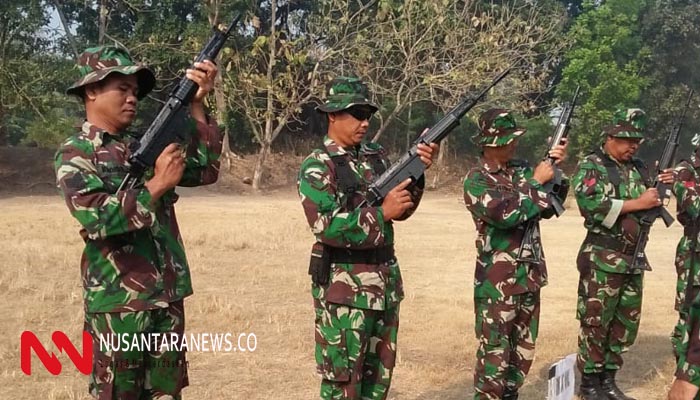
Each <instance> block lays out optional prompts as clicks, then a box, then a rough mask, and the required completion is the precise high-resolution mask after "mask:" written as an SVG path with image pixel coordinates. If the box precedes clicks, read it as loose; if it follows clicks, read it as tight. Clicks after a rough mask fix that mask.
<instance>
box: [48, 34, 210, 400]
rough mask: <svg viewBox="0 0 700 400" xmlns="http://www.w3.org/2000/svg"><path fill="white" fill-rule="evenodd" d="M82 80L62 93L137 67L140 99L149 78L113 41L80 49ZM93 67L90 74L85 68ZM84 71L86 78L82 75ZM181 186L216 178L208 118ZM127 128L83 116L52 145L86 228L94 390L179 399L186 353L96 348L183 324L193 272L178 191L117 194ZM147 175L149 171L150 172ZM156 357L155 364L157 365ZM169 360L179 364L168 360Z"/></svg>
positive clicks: (61, 183) (68, 197) (62, 185)
mask: <svg viewBox="0 0 700 400" xmlns="http://www.w3.org/2000/svg"><path fill="white" fill-rule="evenodd" d="M79 69H80V73H81V75H83V78H81V79H80V80H79V81H78V82H77V83H76V84H75V85H73V86H72V87H71V88H70V89H69V90H68V92H69V93H71V94H76V95H80V94H81V93H82V85H86V84H88V83H93V82H97V81H99V80H101V79H103V78H104V77H106V76H107V75H108V74H109V73H122V74H132V73H136V74H139V81H141V80H148V79H152V80H153V81H152V82H150V83H145V84H144V85H145V86H141V85H139V96H145V95H146V94H147V93H148V90H150V88H152V87H153V84H154V83H155V78H154V77H153V74H152V73H151V72H150V71H149V70H148V69H147V68H145V67H142V66H138V65H134V63H133V61H132V60H131V58H130V57H129V55H128V54H127V53H126V52H125V51H124V50H122V49H119V48H115V47H98V48H91V49H88V50H86V52H85V53H83V55H82V56H81V58H80V61H79ZM90 71H92V72H90ZM88 78H89V79H88ZM192 133H193V135H192V140H191V142H190V143H189V145H188V147H187V149H186V152H187V158H186V160H185V172H184V174H183V176H182V180H181V181H180V183H179V185H180V186H199V185H205V184H210V183H213V182H215V181H216V179H217V177H218V168H219V163H218V158H219V155H220V153H221V145H222V135H221V134H220V132H219V129H218V127H217V125H216V123H215V121H214V120H213V119H210V120H209V123H208V124H203V123H200V122H197V124H196V127H194V126H193V132H192ZM136 141H137V139H136V138H134V137H132V136H129V135H128V134H126V133H123V132H122V133H118V134H110V133H108V132H106V131H104V130H102V129H100V128H99V127H97V126H95V125H93V124H91V123H89V122H87V121H85V122H84V123H83V124H82V126H81V127H80V129H79V130H78V131H77V132H76V133H75V134H74V135H72V136H71V137H69V138H68V139H67V140H66V141H65V142H64V143H63V144H62V145H61V146H60V148H59V149H58V152H57V153H56V157H55V169H56V179H57V185H58V188H59V190H60V192H61V194H62V195H63V197H64V199H65V201H66V204H67V206H68V209H69V210H70V212H71V214H72V215H73V217H75V219H77V220H78V222H79V223H80V225H81V226H82V228H81V230H80V236H81V237H82V239H83V241H84V242H85V249H84V250H83V255H82V259H81V275H82V280H83V288H84V291H83V298H84V304H85V330H86V331H88V332H90V333H91V335H92V337H93V352H94V355H93V362H94V365H93V373H92V376H91V379H90V393H91V394H92V395H93V396H95V397H99V398H100V399H111V398H119V399H144V398H159V399H171V398H179V393H180V390H181V389H182V388H183V387H185V386H187V384H188V380H187V368H186V364H185V354H184V352H177V351H165V352H158V351H154V352H136V353H133V352H132V353H126V352H112V351H107V350H108V349H101V348H100V346H99V337H98V335H100V334H102V335H105V334H110V333H115V334H116V333H123V334H139V333H164V332H174V333H176V334H182V332H183V331H184V308H183V299H184V298H185V297H187V296H189V295H191V294H192V283H191V279H190V271H189V267H188V264H187V259H186V256H185V250H184V246H183V243H182V237H181V236H180V231H179V228H178V225H177V219H176V217H175V209H174V205H175V202H176V201H177V199H178V195H177V194H176V193H175V191H174V190H171V191H169V192H168V193H166V194H165V195H163V196H162V197H161V198H160V199H159V200H158V201H157V202H156V203H155V204H152V198H151V194H150V193H149V191H148V190H147V189H146V188H145V187H144V186H143V185H142V184H141V185H137V186H136V187H135V188H134V189H128V190H123V191H119V192H117V188H118V187H119V185H120V183H121V182H122V180H123V179H124V178H125V177H126V174H127V172H128V170H129V162H128V158H129V155H130V154H131V150H130V149H131V148H132V147H131V146H130V145H131V144H132V143H134V142H136ZM147 175H152V171H148V173H147ZM154 360H160V361H161V363H160V366H155V367H154V366H153V365H154V362H153V361H154ZM162 361H172V364H177V366H175V367H172V366H170V367H164V366H162V364H163V363H162Z"/></svg>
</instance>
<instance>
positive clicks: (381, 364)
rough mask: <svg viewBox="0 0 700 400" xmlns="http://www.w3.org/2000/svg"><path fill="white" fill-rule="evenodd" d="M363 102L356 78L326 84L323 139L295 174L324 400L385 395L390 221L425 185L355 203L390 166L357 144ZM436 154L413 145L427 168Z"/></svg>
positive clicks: (390, 347)
mask: <svg viewBox="0 0 700 400" xmlns="http://www.w3.org/2000/svg"><path fill="white" fill-rule="evenodd" d="M368 97H369V94H368V91H367V87H366V86H365V85H364V84H363V83H362V82H361V81H360V80H359V79H357V78H346V77H339V78H336V79H334V80H333V81H332V82H331V83H330V85H329V89H328V96H327V100H326V101H325V102H324V103H323V104H321V105H320V106H318V108H317V109H318V111H320V112H321V113H324V114H325V116H326V118H327V120H328V133H327V136H326V137H325V138H324V140H323V147H321V148H318V149H316V150H314V151H313V152H312V153H311V154H310V155H309V156H308V157H306V159H305V160H304V161H303V163H302V165H301V171H300V173H299V181H298V189H299V196H300V197H301V203H302V206H303V208H304V213H305V215H306V219H307V221H308V223H309V226H310V227H311V230H312V232H313V234H314V235H315V236H316V242H315V244H314V246H313V247H312V254H311V263H310V269H309V273H310V274H311V275H312V287H311V294H312V296H313V299H314V309H315V315H316V318H315V332H316V334H315V341H316V352H315V353H316V354H315V355H316V363H317V371H318V373H319V374H320V375H321V377H322V382H321V398H322V399H385V398H386V397H387V395H388V392H389V386H390V383H391V375H392V371H393V368H394V365H395V361H396V338H397V331H398V327H399V302H400V301H401V299H402V298H403V285H402V281H401V272H400V271H399V265H398V263H397V261H396V257H395V256H394V229H393V221H400V220H404V219H406V218H408V217H409V216H410V215H411V214H412V213H413V212H414V211H415V209H416V207H418V203H419V202H420V199H421V196H422V193H423V186H424V181H425V179H424V177H421V178H420V179H419V180H418V182H416V183H411V182H410V179H409V180H407V181H405V182H403V183H401V184H400V185H398V186H397V187H396V188H394V189H393V190H392V191H391V192H390V193H389V195H388V196H387V197H386V199H384V201H383V203H382V205H381V206H378V207H371V206H367V205H365V204H361V203H363V201H364V200H366V195H367V186H368V185H369V184H370V183H371V182H372V181H373V180H374V179H376V177H377V176H379V175H380V174H381V173H382V172H383V171H384V170H386V169H387V167H388V161H387V158H386V151H385V150H384V149H383V148H382V147H381V146H380V145H378V144H376V143H372V142H368V141H364V140H363V139H364V136H365V134H366V132H367V128H368V126H369V119H370V117H371V116H372V114H373V113H374V112H375V111H377V106H376V105H374V104H372V102H370V100H369V99H368ZM436 150H437V145H435V144H433V145H431V147H428V146H425V145H419V155H420V157H421V160H422V161H423V162H424V163H425V165H426V167H429V166H430V164H431V162H432V161H431V160H432V155H433V154H434V152H435V151H436Z"/></svg>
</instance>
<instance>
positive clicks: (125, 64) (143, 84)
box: [66, 46, 156, 99]
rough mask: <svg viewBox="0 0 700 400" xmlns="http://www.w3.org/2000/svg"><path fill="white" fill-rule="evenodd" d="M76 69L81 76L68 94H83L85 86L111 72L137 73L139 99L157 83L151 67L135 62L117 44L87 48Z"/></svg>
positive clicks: (69, 89)
mask: <svg viewBox="0 0 700 400" xmlns="http://www.w3.org/2000/svg"><path fill="white" fill-rule="evenodd" d="M76 69H77V70H78V76H79V78H78V80H77V81H76V82H75V83H74V84H73V85H71V86H70V87H69V88H68V89H67V90H66V94H72V95H81V94H82V88H83V86H85V85H88V84H90V83H95V82H99V81H101V80H103V79H104V78H106V77H107V75H109V74H111V73H120V74H123V75H131V74H137V75H136V76H137V79H138V85H139V92H138V98H139V99H142V98H143V97H145V96H146V95H147V94H148V93H150V92H151V90H153V87H154V86H155V84H156V77H155V75H154V74H153V71H151V70H150V68H148V67H146V66H144V65H141V64H137V63H135V62H134V60H132V58H131V56H130V55H129V53H128V52H127V51H126V50H125V49H123V48H121V47H116V46H98V47H91V48H89V49H86V50H85V51H84V52H83V53H82V54H81V55H80V57H79V58H78V63H77V65H76Z"/></svg>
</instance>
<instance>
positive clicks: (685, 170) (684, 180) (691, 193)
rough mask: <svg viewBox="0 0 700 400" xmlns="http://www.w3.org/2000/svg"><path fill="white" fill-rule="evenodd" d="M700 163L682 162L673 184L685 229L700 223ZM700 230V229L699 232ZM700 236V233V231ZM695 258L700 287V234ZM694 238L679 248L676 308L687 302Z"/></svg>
mask: <svg viewBox="0 0 700 400" xmlns="http://www.w3.org/2000/svg"><path fill="white" fill-rule="evenodd" d="M699 168H700V163H699V162H698V160H696V159H695V157H693V158H692V159H691V161H681V162H680V163H679V164H678V165H677V166H676V168H675V169H674V172H675V174H676V182H674V184H673V194H674V195H675V196H676V199H677V203H676V204H677V219H678V222H679V223H680V224H681V225H683V226H684V227H689V226H691V225H692V224H697V223H698V216H700V194H699V193H698V190H699V189H700V175H699V174H698V169H699ZM698 230H699V231H700V229H698ZM699 233H700V232H699ZM695 240H696V241H695V253H696V254H695V258H694V264H695V267H694V268H693V286H700V268H698V265H699V264H700V254H697V253H698V252H700V245H698V243H699V241H700V235H696V238H695ZM690 245H691V238H690V237H688V236H685V235H683V236H682V237H681V239H680V240H679V241H678V246H677V247H676V263H675V264H676V272H677V273H678V287H677V288H676V289H677V291H676V309H678V307H679V306H680V304H681V303H682V302H683V301H684V299H685V285H687V281H688V272H689V271H688V270H689V269H690V268H691V265H690V262H691V257H690Z"/></svg>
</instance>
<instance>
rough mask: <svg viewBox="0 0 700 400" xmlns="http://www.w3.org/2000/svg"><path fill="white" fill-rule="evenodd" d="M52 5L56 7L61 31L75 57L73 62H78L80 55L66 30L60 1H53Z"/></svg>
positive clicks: (66, 26) (71, 36) (73, 40)
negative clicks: (61, 27) (61, 26)
mask: <svg viewBox="0 0 700 400" xmlns="http://www.w3.org/2000/svg"><path fill="white" fill-rule="evenodd" d="M53 2H54V5H55V6H56V11H57V12H58V17H59V18H60V19H61V25H63V30H64V31H66V39H68V43H70V48H71V50H73V55H74V56H75V61H78V57H80V53H78V46H77V45H76V44H75V39H74V38H73V35H72V34H71V33H70V29H68V28H69V27H68V21H67V20H66V15H65V14H63V9H62V8H61V1H60V0H53Z"/></svg>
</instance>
